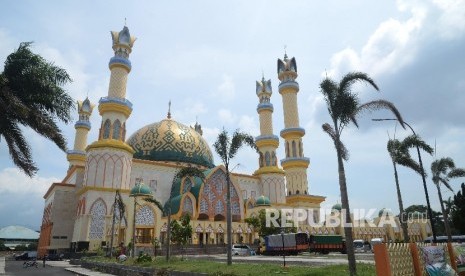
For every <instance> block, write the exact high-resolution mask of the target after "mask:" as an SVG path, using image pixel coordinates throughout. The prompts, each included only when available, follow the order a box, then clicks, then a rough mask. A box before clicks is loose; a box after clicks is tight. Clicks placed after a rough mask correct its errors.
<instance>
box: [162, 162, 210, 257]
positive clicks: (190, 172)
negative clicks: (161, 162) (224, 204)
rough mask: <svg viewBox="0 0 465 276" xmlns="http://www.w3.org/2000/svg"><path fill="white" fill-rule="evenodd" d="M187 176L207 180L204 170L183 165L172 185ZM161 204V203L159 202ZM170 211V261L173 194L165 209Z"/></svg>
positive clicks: (169, 254)
mask: <svg viewBox="0 0 465 276" xmlns="http://www.w3.org/2000/svg"><path fill="white" fill-rule="evenodd" d="M185 177H197V178H200V180H202V182H205V175H204V174H203V172H202V171H201V170H200V169H198V168H195V167H183V168H181V169H179V170H178V171H177V172H176V174H175V175H174V177H173V180H172V183H171V187H173V186H174V185H175V183H176V182H177V181H180V180H182V179H183V178H185ZM158 204H159V203H158ZM157 206H158V205H157ZM159 208H160V209H163V208H161V204H159ZM165 211H166V212H167V213H168V228H167V230H166V231H167V242H168V245H167V247H166V260H167V261H169V260H170V257H171V247H170V242H171V195H170V198H169V199H168V208H167V210H165Z"/></svg>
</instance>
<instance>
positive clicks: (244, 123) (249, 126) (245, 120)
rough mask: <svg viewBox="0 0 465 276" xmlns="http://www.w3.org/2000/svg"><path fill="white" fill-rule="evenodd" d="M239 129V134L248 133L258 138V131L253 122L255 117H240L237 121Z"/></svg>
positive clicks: (255, 123)
mask: <svg viewBox="0 0 465 276" xmlns="http://www.w3.org/2000/svg"><path fill="white" fill-rule="evenodd" d="M239 129H240V131H241V132H245V133H248V134H250V135H252V136H258V135H259V134H260V129H259V127H258V125H257V122H256V121H255V117H252V116H247V115H242V116H241V118H240V119H239Z"/></svg>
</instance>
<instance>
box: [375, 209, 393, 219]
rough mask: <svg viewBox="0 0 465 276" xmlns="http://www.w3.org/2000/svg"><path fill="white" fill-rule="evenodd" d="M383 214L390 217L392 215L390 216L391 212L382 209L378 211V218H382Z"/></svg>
mask: <svg viewBox="0 0 465 276" xmlns="http://www.w3.org/2000/svg"><path fill="white" fill-rule="evenodd" d="M384 213H386V214H385V215H386V216H390V215H392V214H391V211H389V210H388V209H386V208H383V209H381V210H379V213H378V217H382V216H384Z"/></svg>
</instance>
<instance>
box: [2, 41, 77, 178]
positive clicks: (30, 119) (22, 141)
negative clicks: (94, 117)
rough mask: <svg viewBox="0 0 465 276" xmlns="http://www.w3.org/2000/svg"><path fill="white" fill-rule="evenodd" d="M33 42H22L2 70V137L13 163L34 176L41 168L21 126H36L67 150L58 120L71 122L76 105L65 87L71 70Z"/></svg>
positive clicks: (38, 131)
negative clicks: (46, 56) (51, 59)
mask: <svg viewBox="0 0 465 276" xmlns="http://www.w3.org/2000/svg"><path fill="white" fill-rule="evenodd" d="M30 45H31V43H30V42H26V43H21V44H20V45H19V48H18V49H17V50H16V51H15V52H13V53H12V54H10V55H9V56H8V57H7V58H6V61H5V67H4V70H3V72H2V73H0V110H2V112H1V114H0V139H1V137H2V136H3V138H4V139H5V141H6V144H7V145H8V148H9V152H10V156H11V159H12V160H13V163H14V164H15V165H16V166H17V167H19V168H20V169H21V170H22V171H24V173H26V174H27V175H28V176H30V177H32V176H33V175H34V174H35V173H36V172H37V170H38V168H37V167H36V165H35V163H34V161H33V159H32V155H31V147H30V146H29V143H28V142H27V141H26V138H25V137H24V135H23V132H22V129H21V127H20V126H26V127H29V128H31V129H33V130H34V131H35V132H37V133H38V134H40V135H42V136H44V137H45V138H47V139H49V140H51V141H53V142H54V143H55V144H56V145H57V146H58V147H59V148H60V149H61V150H63V151H66V141H65V138H64V137H63V134H62V133H61V130H60V129H59V128H58V126H57V121H61V122H64V123H69V122H70V120H71V116H70V112H71V110H72V109H73V108H74V106H73V100H72V98H71V97H70V96H69V95H68V94H67V92H66V91H65V90H64V89H63V86H64V85H66V84H67V83H69V82H71V78H70V76H69V75H68V73H67V72H66V71H65V70H64V69H62V68H60V67H58V66H55V65H54V64H53V63H51V62H48V61H46V60H45V59H44V58H42V57H41V56H40V55H37V54H34V53H32V51H31V50H30V49H29V48H30Z"/></svg>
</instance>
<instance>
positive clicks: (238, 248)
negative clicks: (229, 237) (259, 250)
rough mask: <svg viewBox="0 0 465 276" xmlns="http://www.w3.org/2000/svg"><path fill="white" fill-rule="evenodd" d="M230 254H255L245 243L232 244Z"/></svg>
mask: <svg viewBox="0 0 465 276" xmlns="http://www.w3.org/2000/svg"><path fill="white" fill-rule="evenodd" d="M231 254H232V255H255V251H254V250H253V249H252V248H250V246H248V245H246V244H233V245H232V249H231Z"/></svg>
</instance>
